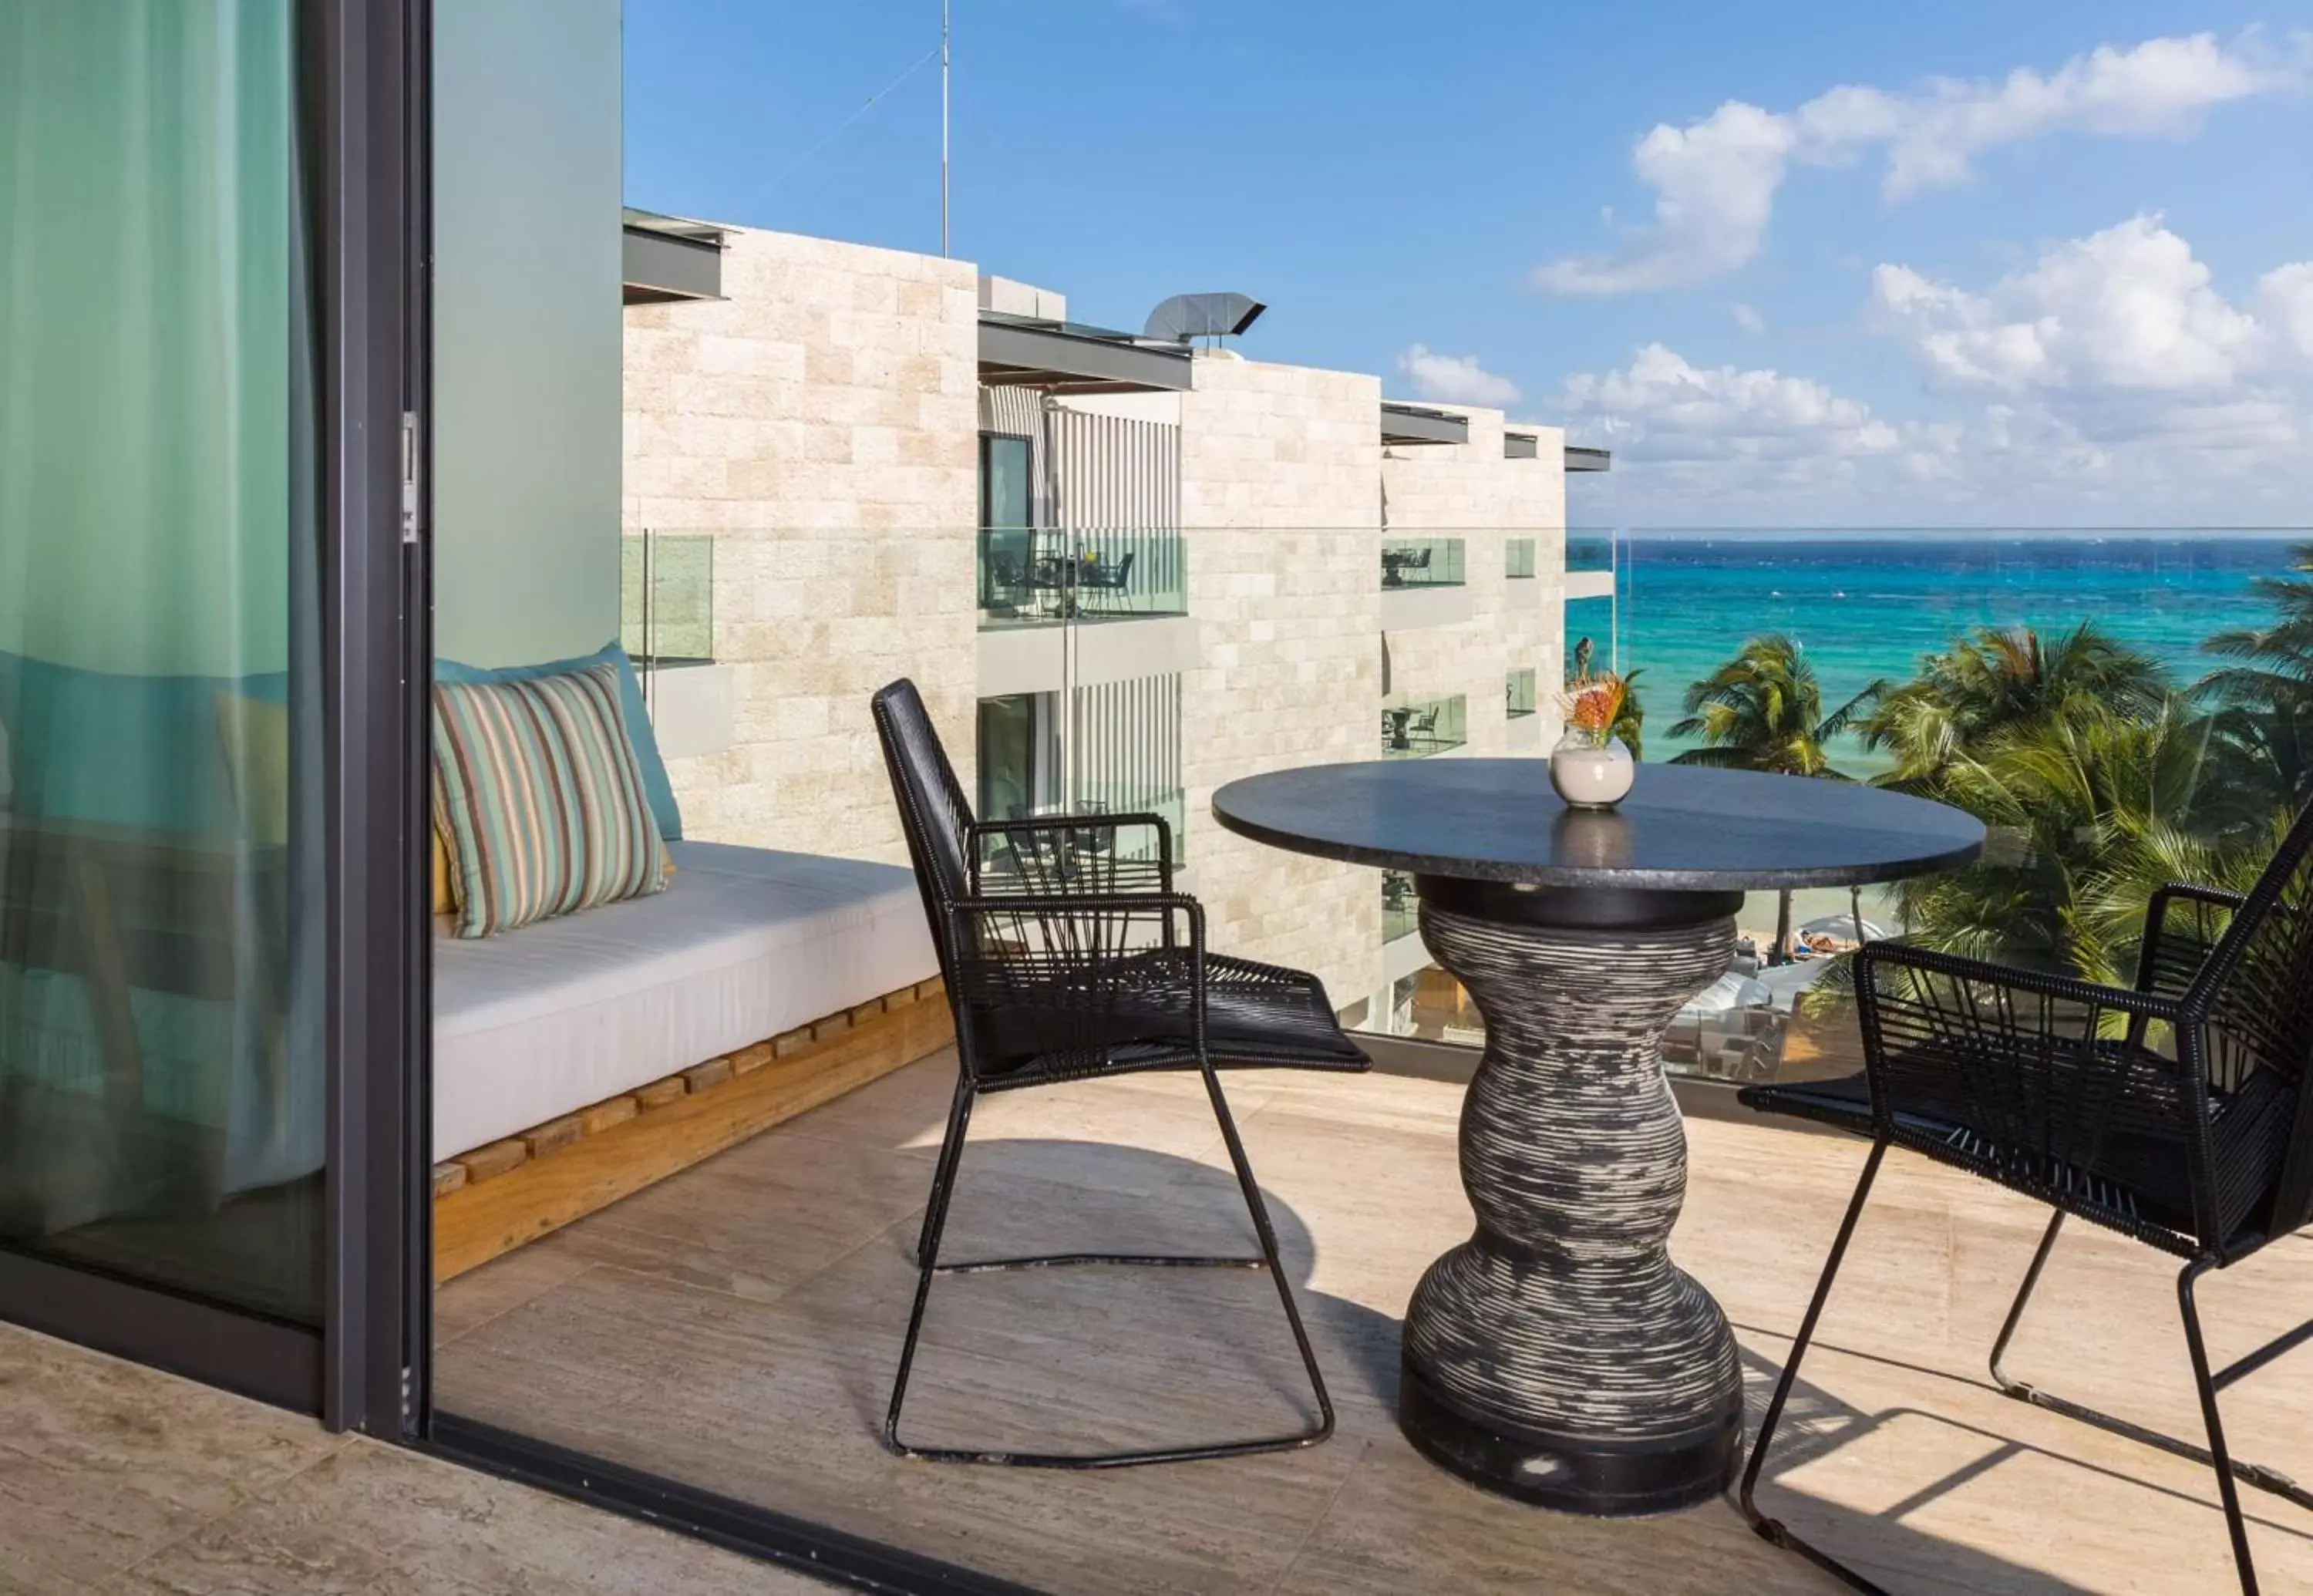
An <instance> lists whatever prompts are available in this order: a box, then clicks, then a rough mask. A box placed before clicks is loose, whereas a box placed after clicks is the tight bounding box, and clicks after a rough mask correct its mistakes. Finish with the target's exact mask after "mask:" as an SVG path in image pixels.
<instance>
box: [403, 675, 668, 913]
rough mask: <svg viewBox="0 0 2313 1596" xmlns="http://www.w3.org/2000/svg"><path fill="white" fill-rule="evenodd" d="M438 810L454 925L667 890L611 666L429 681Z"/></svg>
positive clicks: (662, 851) (662, 847) (661, 852)
mask: <svg viewBox="0 0 2313 1596" xmlns="http://www.w3.org/2000/svg"><path fill="white" fill-rule="evenodd" d="M434 820H435V824H436V825H437V826H439V827H440V828H441V832H442V835H443V836H444V838H445V839H446V840H447V841H448V842H449V845H450V863H451V872H450V873H451V882H452V886H453V888H454V890H455V895H456V898H457V903H458V913H457V930H458V935H460V936H461V937H487V936H488V935H490V934H491V933H492V932H495V931H510V930H514V929H515V928H516V927H517V926H524V925H528V924H530V923H531V922H532V921H539V920H546V919H550V918H551V917H553V916H555V915H558V914H572V913H576V912H577V911H579V910H581V909H591V908H594V907H595V906H596V905H597V904H612V903H616V902H618V901H619V900H620V899H621V898H632V897H641V896H644V895H647V894H650V893H655V892H664V890H665V889H666V844H665V843H664V842H663V841H662V840H661V839H660V837H659V832H658V826H657V824H656V823H655V821H654V820H653V819H652V817H651V810H650V802H649V799H648V798H646V796H645V795H644V791H643V780H642V772H641V771H640V769H639V768H638V765H637V763H636V759H635V751H634V745H633V743H632V742H631V740H630V739H629V736H628V735H627V724H626V710H625V707H624V705H623V704H622V703H621V701H620V696H619V683H618V675H617V673H616V672H615V671H614V670H613V669H612V668H611V666H596V667H595V668H594V669H592V670H583V671H571V672H568V673H567V674H564V675H554V676H537V677H532V678H531V679H529V680H526V681H498V682H487V683H453V682H437V683H435V687H434Z"/></svg>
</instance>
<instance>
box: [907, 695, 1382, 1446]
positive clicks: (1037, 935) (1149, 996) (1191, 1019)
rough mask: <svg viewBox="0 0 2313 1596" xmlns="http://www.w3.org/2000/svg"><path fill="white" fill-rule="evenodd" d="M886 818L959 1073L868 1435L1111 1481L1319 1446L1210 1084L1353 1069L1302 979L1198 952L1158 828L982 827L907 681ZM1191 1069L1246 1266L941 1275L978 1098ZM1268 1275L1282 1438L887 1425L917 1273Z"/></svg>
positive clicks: (1167, 835) (1017, 1262) (1321, 1387)
mask: <svg viewBox="0 0 2313 1596" xmlns="http://www.w3.org/2000/svg"><path fill="white" fill-rule="evenodd" d="M875 728H876V732H877V734H878V736H880V737H881V738H882V740H883V745H884V761H885V763H886V764H887V765H888V766H889V767H890V770H891V774H892V787H893V794H894V796H895V797H896V798H898V800H899V806H900V817H901V824H902V825H903V826H904V828H905V830H906V833H907V838H908V851H909V854H910V858H911V859H912V860H914V863H915V868H916V880H917V883H918V885H919V886H920V887H921V888H922V891H923V897H924V912H925V913H926V914H927V915H928V917H929V919H930V921H931V932H932V941H933V943H934V944H935V945H936V946H937V948H938V950H939V960H940V973H941V974H942V975H943V976H944V977H945V982H946V985H947V996H948V1002H949V1005H950V1006H951V1008H952V1009H953V1010H954V1014H955V1038H956V1057H957V1062H958V1064H959V1066H960V1067H959V1069H958V1071H957V1077H956V1084H955V1097H954V1103H953V1105H952V1107H950V1109H949V1112H948V1122H947V1134H946V1137H945V1140H944V1141H943V1142H941V1144H940V1153H939V1160H938V1162H937V1165H936V1166H935V1167H934V1172H933V1176H932V1190H931V1198H930V1201H929V1203H928V1205H927V1207H926V1209H925V1212H924V1222H923V1229H922V1230H921V1232H920V1234H919V1237H918V1239H917V1248H916V1263H917V1269H918V1276H917V1282H916V1298H915V1307H914V1309H913V1310H912V1311H911V1312H910V1315H909V1318H908V1334H907V1339H906V1342H905V1343H904V1345H902V1347H901V1353H900V1370H899V1375H898V1378H897V1380H895V1381H894V1383H893V1388H892V1406H891V1409H890V1412H889V1413H888V1415H886V1417H885V1420H884V1439H885V1441H886V1442H888V1443H889V1444H890V1446H891V1447H892V1449H893V1451H897V1452H899V1453H901V1455H902V1456H905V1457H911V1458H925V1459H933V1460H935V1461H941V1462H981V1463H1005V1464H1011V1465H1014V1466H1018V1467H1029V1468H1121V1467H1124V1466H1127V1465H1130V1464H1137V1463H1166V1462H1179V1461H1186V1460H1189V1459H1201V1458H1228V1457H1238V1456H1242V1455H1244V1454H1245V1453H1249V1452H1268V1451H1287V1450H1289V1449H1291V1448H1295V1447H1304V1446H1313V1445H1315V1444H1316V1443H1317V1442H1321V1441H1324V1439H1325V1438H1326V1437H1327V1436H1329V1435H1331V1434H1332V1433H1333V1405H1332V1398H1330V1397H1329V1396H1328V1395H1327V1394H1326V1391H1325V1381H1324V1376H1323V1375H1322V1374H1321V1373H1319V1372H1318V1369H1317V1358H1316V1354H1315V1352H1314V1351H1312V1350H1311V1348H1310V1345H1309V1335H1308V1332H1307V1331H1306V1329H1305V1328H1304V1327H1302V1323H1301V1314H1300V1310H1299V1309H1297V1307H1296V1306H1295V1305H1294V1301H1293V1291H1292V1287H1291V1286H1290V1284H1288V1282H1287V1280H1286V1278H1285V1271H1284V1269H1283V1267H1282V1266H1281V1265H1280V1263H1279V1261H1278V1256H1277V1233H1276V1230H1275V1229H1274V1227H1273V1226H1271V1223H1270V1219H1269V1210H1268V1208H1267V1206H1266V1205H1265V1204H1263V1203H1262V1196H1261V1188H1260V1186H1258V1185H1257V1184H1256V1183H1255V1182H1254V1180H1253V1168H1252V1166H1251V1165H1250V1164H1249V1163H1247V1162H1246V1160H1245V1154H1244V1142H1243V1141H1242V1140H1240V1139H1239V1137H1238V1135H1237V1130H1236V1121H1235V1120H1234V1119H1233V1118H1232V1117H1231V1116H1230V1115H1229V1108H1228V1100H1227V1098H1225V1097H1224V1096H1223V1095H1222V1092H1221V1083H1220V1077H1219V1075H1218V1070H1219V1069H1220V1068H1225V1067H1228V1066H1232V1065H1237V1066H1250V1067H1257V1068H1266V1069H1302V1070H1331V1071H1359V1070H1364V1069H1366V1068H1368V1062H1367V1059H1366V1057H1365V1055H1364V1054H1362V1053H1360V1052H1359V1050H1358V1048H1357V1046H1356V1045H1355V1044H1353V1043H1352V1042H1350V1039H1349V1037H1348V1036H1345V1035H1343V1033H1342V1031H1341V1027H1340V1026H1339V1025H1338V1024H1337V1023H1336V1022H1335V1020H1334V1018H1333V1010H1332V1005H1331V1004H1330V1003H1329V1002H1328V1001H1327V1000H1326V997H1325V991H1324V987H1323V986H1321V985H1320V984H1319V983H1317V981H1316V979H1315V977H1314V976H1309V975H1305V974H1300V973H1299V972H1297V971H1294V970H1284V969H1278V968H1275V967H1273V966H1268V965H1259V964H1253V963H1252V962H1250V961H1248V960H1244V959H1236V958H1227V957H1222V956H1221V955H1218V954H1211V953H1208V952H1206V950H1205V921H1204V913H1203V911H1202V909H1201V908H1200V906H1199V905H1198V903H1197V901H1196V899H1194V898H1192V897H1190V896H1188V895H1185V894H1183V893H1178V892H1175V891H1174V890H1173V864H1172V859H1173V850H1172V833H1171V828H1170V827H1169V826H1168V825H1167V824H1165V821H1164V820H1163V819H1162V818H1161V817H1160V816H1155V815H1097V816H1052V817H1047V818H1043V819H1035V820H1012V821H980V820H975V819H974V818H973V817H972V808H971V806H970V805H969V804H968V803H966V802H965V800H964V796H963V788H962V787H961V786H960V785H959V784H958V783H957V781H956V778H955V772H954V768H953V767H952V766H951V765H950V764H949V763H948V759H947V754H946V752H945V750H944V749H943V748H942V747H941V745H940V741H939V737H938V735H937V733H936V732H935V731H934V730H933V728H932V724H931V720H930V718H929V717H928V715H926V713H925V712H924V706H923V701H922V699H921V698H920V697H919V696H918V694H917V692H916V689H915V686H914V684H913V683H910V682H905V681H901V682H894V683H892V684H891V685H890V686H888V687H886V688H884V690H883V691H882V692H878V693H876V694H875ZM1156 1070H1171V1071H1190V1070H1193V1071H1198V1072H1200V1073H1201V1074H1202V1075H1203V1077H1204V1083H1205V1091H1206V1095H1207V1096H1208V1097H1209V1098H1210V1099H1211V1101H1212V1106H1213V1114H1214V1116H1215V1117H1216V1118H1217V1119H1218V1121H1219V1122H1220V1129H1221V1139H1222V1141H1223V1142H1225V1143H1226V1144H1227V1148H1228V1155H1229V1161H1230V1162H1231V1163H1232V1164H1234V1165H1235V1166H1236V1178H1237V1185H1238V1186H1239V1187H1240V1189H1241V1190H1242V1191H1243V1193H1244V1204H1245V1207H1246V1209H1247V1210H1248V1211H1249V1212H1251V1214H1252V1216H1253V1231H1254V1233H1255V1235H1256V1236H1257V1238H1258V1239H1259V1243H1260V1250H1259V1251H1258V1252H1257V1253H1255V1254H1253V1255H1250V1256H1243V1255H1240V1256H1232V1257H1196V1256H1179V1255H1174V1254H1104V1253H1064V1254H1052V1255H1046V1256H1042V1257H1007V1258H986V1259H979V1260H973V1261H971V1262H964V1263H943V1262H942V1261H941V1260H940V1256H939V1249H940V1235H941V1231H942V1230H943V1229H944V1227H945V1224H946V1222H947V1212H948V1203H949V1199H950V1198H951V1196H952V1195H954V1188H955V1180H956V1173H957V1170H958V1168H960V1167H961V1165H962V1163H963V1148H964V1138H965V1134H966V1132H967V1129H968V1127H969V1125H970V1123H971V1119H972V1103H973V1100H974V1099H975V1098H979V1097H980V1096H981V1095H983V1094H985V1093H989V1092H998V1091H1014V1090H1018V1089H1023V1088H1027V1087H1036V1086H1049V1085H1051V1084H1053V1083H1055V1082H1059V1081H1068V1080H1099V1079H1103V1078H1105V1077H1109V1076H1114V1075H1126V1074H1134V1073H1140V1072H1144V1071H1156ZM1064 1265H1163V1266H1172V1267H1206V1268H1242V1269H1266V1270H1268V1271H1269V1274H1270V1276H1271V1279H1272V1280H1274V1281H1275V1282H1276V1284H1277V1296H1278V1301H1280V1302H1281V1303H1282V1304H1283V1305H1284V1308H1285V1317H1286V1319H1287V1321H1288V1324H1289V1325H1290V1326H1291V1327H1292V1331H1293V1340H1294V1344H1295V1345H1296V1346H1297V1347H1298V1348H1299V1350H1300V1354H1301V1362H1302V1365H1303V1367H1304V1368H1305V1369H1306V1371H1308V1376H1309V1384H1310V1388H1311V1389H1312V1390H1314V1391H1315V1394H1316V1398H1317V1408H1318V1414H1319V1418H1318V1422H1317V1424H1315V1425H1314V1426H1312V1427H1311V1428H1308V1429H1306V1430H1300V1431H1297V1432H1295V1433H1291V1434H1288V1435H1274V1436H1267V1437H1262V1438H1258V1439H1254V1440H1248V1441H1231V1442H1216V1443H1213V1444H1209V1445H1195V1446H1174V1447H1167V1448H1162V1449H1156V1450H1150V1451H1124V1452H1104V1453H1092V1454H1085V1453H1033V1452H994V1451H971V1450H962V1449H954V1448H945V1449H936V1448H928V1447H926V1448H919V1447H913V1446H910V1445H909V1444H908V1443H907V1442H904V1441H902V1440H901V1439H900V1411H901V1406H902V1404H903V1403H904V1402H905V1400H906V1398H907V1392H908V1372H909V1370H910V1367H912V1365H913V1363H914V1362H915V1355H916V1343H917V1340H918V1337H919V1336H920V1334H921V1332H922V1329H923V1323H924V1309H925V1305H926V1304H927V1302H928V1301H929V1300H930V1296H931V1286H932V1279H933V1277H934V1276H935V1275H939V1274H960V1273H979V1272H982V1271H987V1270H997V1269H1033V1268H1052V1267H1058V1266H1064Z"/></svg>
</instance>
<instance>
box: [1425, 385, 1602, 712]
mask: <svg viewBox="0 0 2313 1596" xmlns="http://www.w3.org/2000/svg"><path fill="white" fill-rule="evenodd" d="M1443 408H1451V409H1455V410H1458V411H1460V412H1461V413H1464V414H1466V415H1467V417H1468V418H1469V423H1470V438H1469V442H1467V443H1465V444H1429V445H1418V446H1416V445H1403V446H1399V447H1396V448H1393V449H1390V450H1388V451H1385V454H1384V457H1383V459H1382V462H1381V481H1382V492H1383V498H1384V501H1385V512H1384V513H1385V532H1384V536H1385V537H1399V536H1405V535H1410V534H1415V533H1424V532H1434V533H1439V534H1441V535H1447V536H1454V537H1459V538H1461V539H1462V540H1463V542H1464V548H1465V561H1466V570H1467V583H1468V591H1469V595H1470V618H1469V619H1468V620H1467V621H1466V622H1460V623H1458V624H1455V625H1448V626H1426V627H1420V628H1414V629H1410V630H1402V631H1393V632H1390V633H1389V634H1388V644H1389V665H1390V682H1389V689H1390V691H1391V692H1392V693H1394V694H1404V695H1407V696H1410V697H1413V698H1432V697H1444V696H1450V695H1452V694H1455V693H1463V694H1465V695H1466V696H1467V698H1468V701H1469V731H1470V741H1469V745H1468V747H1467V749H1466V750H1465V752H1467V753H1469V754H1502V753H1504V752H1507V751H1509V747H1510V745H1509V744H1508V723H1507V721H1506V719H1505V710H1504V692H1503V683H1504V677H1505V675H1507V673H1508V672H1509V671H1511V670H1514V669H1520V668H1526V667H1531V668H1533V669H1534V670H1535V672H1536V673H1537V683H1538V691H1537V693H1536V700H1537V703H1538V706H1539V710H1540V714H1541V718H1542V719H1543V727H1542V733H1543V736H1542V740H1541V746H1542V747H1543V748H1547V747H1548V746H1549V745H1550V743H1552V742H1554V741H1555V740H1556V735H1557V733H1556V727H1557V719H1556V717H1557V703H1556V699H1555V692H1556V688H1557V685H1558V683H1560V682H1561V679H1562V677H1563V674H1564V667H1563V664H1562V659H1563V644H1564V637H1563V630H1564V615H1565V570H1566V472H1565V466H1564V461H1565V435H1564V434H1563V433H1562V432H1561V430H1560V429H1559V428H1552V427H1543V428H1527V427H1525V426H1521V427H1520V428H1519V430H1520V431H1534V432H1536V433H1538V434H1539V438H1538V440H1537V448H1536V451H1535V458H1534V459H1531V460H1506V459H1504V458H1503V457H1502V412H1501V411H1499V410H1482V409H1476V408H1471V409H1468V410H1463V409H1462V407H1458V406H1456V407H1443ZM1528 537H1530V538H1532V539H1534V540H1535V575H1534V576H1533V577H1531V578H1519V579H1516V580H1512V579H1511V578H1508V577H1507V576H1506V575H1505V572H1506V571H1507V569H1508V543H1509V542H1510V541H1511V540H1512V539H1513V538H1528ZM1517 751H1518V752H1526V747H1525V746H1521V747H1520V748H1518V750H1517Z"/></svg>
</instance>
